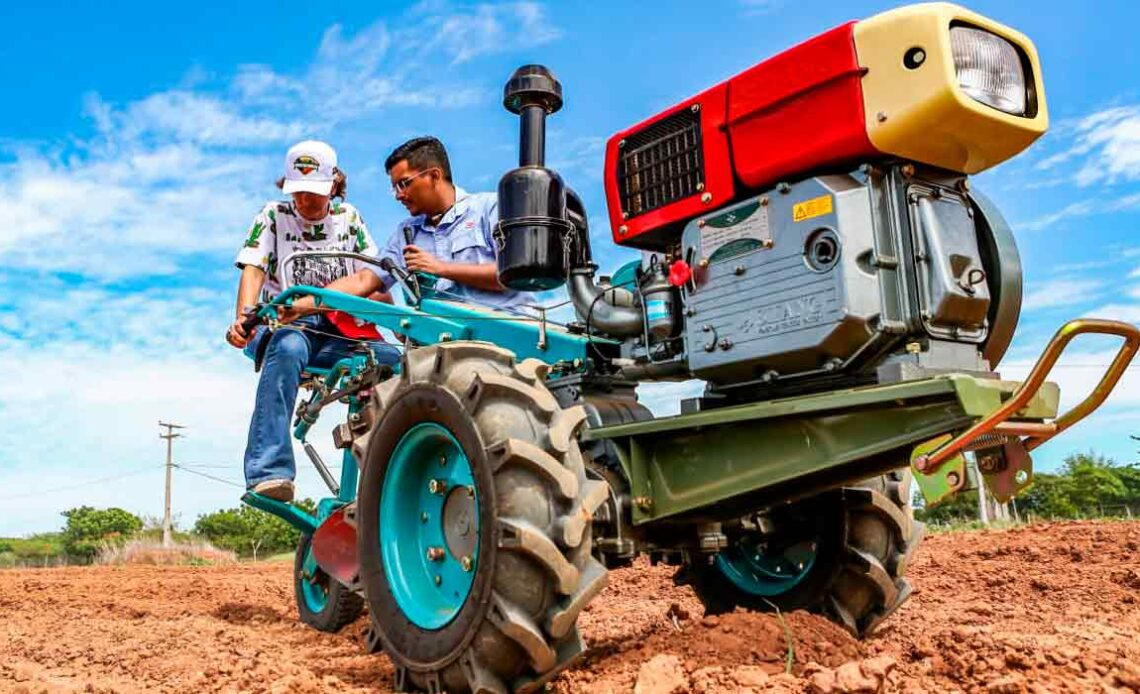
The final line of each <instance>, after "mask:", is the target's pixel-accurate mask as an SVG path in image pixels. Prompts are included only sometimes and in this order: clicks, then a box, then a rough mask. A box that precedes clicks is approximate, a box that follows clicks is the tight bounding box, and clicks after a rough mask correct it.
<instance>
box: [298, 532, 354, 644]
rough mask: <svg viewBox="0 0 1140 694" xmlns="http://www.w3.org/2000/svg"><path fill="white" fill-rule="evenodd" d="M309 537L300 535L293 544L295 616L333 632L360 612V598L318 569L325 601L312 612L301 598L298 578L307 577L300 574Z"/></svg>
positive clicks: (348, 622)
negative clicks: (320, 608) (320, 607)
mask: <svg viewBox="0 0 1140 694" xmlns="http://www.w3.org/2000/svg"><path fill="white" fill-rule="evenodd" d="M312 541H313V538H312V536H310V535H302V536H301V542H300V543H299V544H298V545H297V552H296V555H295V556H294V558H293V595H294V598H295V599H296V601H297V616H298V617H299V618H300V620H301V621H302V622H303V623H305V624H308V625H309V626H311V627H313V628H314V629H316V630H317V631H327V632H329V633H335V632H338V631H340V630H341V629H342V628H343V627H344V626H345V625H346V624H351V623H352V622H355V621H356V618H357V617H359V616H360V615H361V614H363V613H364V600H363V599H362V598H361V597H360V596H359V595H357V594H356V593H353V592H352V591H351V590H349V589H348V588H346V587H345V586H344V585H343V584H341V583H340V582H339V581H337V580H336V579H334V578H332V577H330V576H328V575H327V574H325V573H324V572H323V571H321V570H320V569H318V570H317V571H318V572H319V573H320V576H321V578H322V582H324V583H325V585H326V586H327V589H328V602H327V603H326V604H325V606H324V608H323V609H322V610H321V611H319V612H314V611H313V610H311V609H309V606H308V603H307V602H306V601H305V595H304V593H303V592H302V591H303V588H302V582H303V581H308V579H307V578H305V577H304V576H303V575H302V574H303V571H304V564H305V553H306V552H308V551H309V545H310V544H312Z"/></svg>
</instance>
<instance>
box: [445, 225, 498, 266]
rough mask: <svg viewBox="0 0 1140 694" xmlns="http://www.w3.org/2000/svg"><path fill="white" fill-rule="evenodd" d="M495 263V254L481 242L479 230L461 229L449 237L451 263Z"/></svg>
mask: <svg viewBox="0 0 1140 694" xmlns="http://www.w3.org/2000/svg"><path fill="white" fill-rule="evenodd" d="M494 261H495V253H494V251H492V250H491V249H490V248H488V247H487V244H486V243H484V241H483V233H482V232H481V231H480V230H479V229H463V230H462V231H458V232H456V233H455V234H453V235H452V236H451V262H453V263H490V262H494Z"/></svg>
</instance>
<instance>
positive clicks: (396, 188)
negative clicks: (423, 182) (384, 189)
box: [392, 168, 437, 193]
mask: <svg viewBox="0 0 1140 694" xmlns="http://www.w3.org/2000/svg"><path fill="white" fill-rule="evenodd" d="M436 170H437V169H435V168H431V169H424V170H423V171H421V172H419V173H418V174H412V175H411V176H405V177H403V178H401V179H400V180H398V181H396V183H395V184H394V185H393V186H392V192H393V193H403V192H404V191H405V190H407V189H408V186H410V185H412V181H414V180H416V179H417V178H419V177H420V176H423V175H424V174H428V173H431V172H432V171H436Z"/></svg>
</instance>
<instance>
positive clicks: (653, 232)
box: [605, 22, 879, 249]
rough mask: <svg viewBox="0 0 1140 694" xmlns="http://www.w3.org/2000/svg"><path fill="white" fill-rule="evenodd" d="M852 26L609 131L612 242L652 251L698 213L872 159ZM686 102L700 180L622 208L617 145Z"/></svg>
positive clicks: (670, 239) (608, 194)
mask: <svg viewBox="0 0 1140 694" xmlns="http://www.w3.org/2000/svg"><path fill="white" fill-rule="evenodd" d="M854 26H855V22H849V23H847V24H844V25H843V26H840V27H837V28H835V29H832V30H831V31H828V32H827V33H824V34H821V35H819V36H816V37H815V38H812V39H810V40H808V41H805V42H804V43H801V44H799V45H798V46H795V47H794V48H790V49H788V50H786V51H784V52H783V53H780V54H779V55H777V56H774V57H772V58H769V59H768V60H766V61H764V62H762V63H760V64H759V65H756V66H755V67H752V68H750V69H748V70H746V71H745V72H743V73H741V74H739V75H737V76H735V77H732V78H731V79H729V80H728V81H726V82H723V83H721V84H719V85H717V86H716V87H713V88H712V89H709V90H708V91H706V92H703V93H701V94H699V95H697V96H696V97H693V98H692V99H688V100H686V101H684V102H682V103H680V104H678V105H677V106H674V107H673V108H671V109H669V110H667V111H665V112H663V113H661V114H660V115H658V116H655V117H653V118H650V119H649V120H647V121H645V122H643V123H640V124H638V125H636V126H634V127H633V128H630V129H628V130H625V131H623V132H620V133H618V134H616V135H614V136H613V137H611V138H610V140H609V142H608V143H607V145H606V163H605V166H606V171H605V185H606V202H607V206H608V208H609V213H610V225H611V227H612V229H613V238H614V242H615V243H618V244H621V245H628V246H634V247H638V248H646V249H660V248H663V247H664V246H665V245H666V244H669V243H673V242H676V240H677V239H678V237H679V235H680V230H681V228H682V227H683V224H684V223H685V222H687V221H688V220H689V219H692V218H693V217H695V216H697V215H699V214H701V213H702V212H704V211H707V210H712V209H716V208H719V207H722V206H724V205H727V204H729V203H730V202H732V201H733V200H735V199H737V198H738V197H742V196H744V195H748V194H752V193H755V192H756V191H758V190H759V189H762V188H763V187H766V186H770V185H772V184H774V183H776V182H778V181H781V180H789V179H791V178H792V177H796V176H801V175H803V174H806V173H808V172H813V171H819V170H822V169H828V168H835V167H840V166H845V165H852V164H855V163H858V162H859V161H861V160H865V159H867V158H872V157H875V156H877V155H878V154H879V152H878V151H877V150H876V149H875V148H874V147H873V146H872V145H871V142H870V140H869V139H868V137H867V130H866V125H865V121H864V114H863V93H862V88H861V85H860V79H861V77H862V75H863V71H862V68H860V67H859V61H858V57H857V56H856V54H855V42H854V38H853V32H854ZM693 104H699V105H700V109H701V119H700V121H701V137H702V139H703V143H702V150H703V153H704V161H703V168H704V171H703V182H704V187H703V188H702V189H701V190H699V191H695V192H693V194H691V195H688V196H687V197H684V198H682V199H679V200H675V201H672V202H670V203H669V204H667V205H663V206H660V207H657V208H656V209H652V210H650V211H648V212H644V213H641V214H629V211H628V210H623V209H622V198H621V195H620V193H619V191H620V188H619V186H621V185H622V181H619V180H618V156H619V149H620V147H619V143H621V142H622V141H624V140H628V139H631V138H635V137H637V136H638V134H639V133H642V132H645V131H646V129H647V128H650V127H652V126H654V125H657V124H660V123H661V122H662V121H663V120H665V119H666V118H668V117H669V116H671V115H673V114H675V113H677V112H678V111H680V110H682V109H685V108H690V107H691V106H692V105H693ZM648 134H650V133H649V132H647V135H648ZM623 229H624V231H623Z"/></svg>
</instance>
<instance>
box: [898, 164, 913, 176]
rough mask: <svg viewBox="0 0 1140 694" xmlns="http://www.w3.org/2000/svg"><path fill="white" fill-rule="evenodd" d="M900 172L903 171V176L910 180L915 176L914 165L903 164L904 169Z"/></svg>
mask: <svg viewBox="0 0 1140 694" xmlns="http://www.w3.org/2000/svg"><path fill="white" fill-rule="evenodd" d="M899 170H900V171H902V175H903V176H906V177H907V178H910V177H911V176H913V175H914V164H903V166H902V168H901V169H899Z"/></svg>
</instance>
